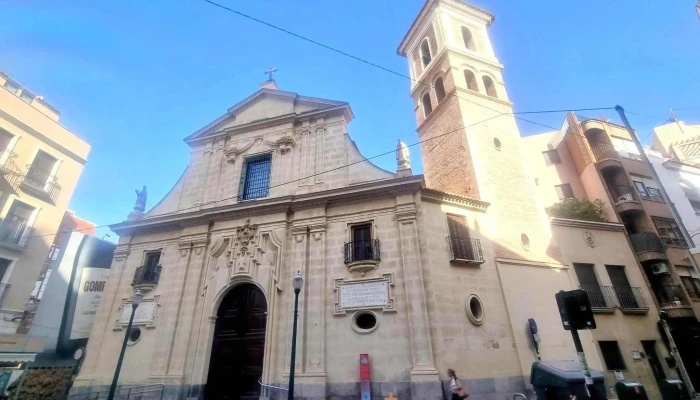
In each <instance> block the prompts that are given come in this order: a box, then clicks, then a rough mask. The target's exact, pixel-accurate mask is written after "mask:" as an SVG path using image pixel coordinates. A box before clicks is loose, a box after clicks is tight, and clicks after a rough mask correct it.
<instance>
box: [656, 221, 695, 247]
mask: <svg viewBox="0 0 700 400" xmlns="http://www.w3.org/2000/svg"><path fill="white" fill-rule="evenodd" d="M651 220H652V221H654V225H655V226H656V230H657V231H659V236H661V239H663V241H664V242H666V244H671V245H675V246H685V247H688V245H687V244H686V242H685V239H684V238H683V232H681V229H680V228H679V227H678V225H677V224H676V221H673V220H670V219H662V218H653V217H652V218H651Z"/></svg>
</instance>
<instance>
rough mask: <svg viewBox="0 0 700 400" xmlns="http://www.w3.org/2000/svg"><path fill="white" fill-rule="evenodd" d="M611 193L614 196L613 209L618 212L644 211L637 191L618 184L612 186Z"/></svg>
mask: <svg viewBox="0 0 700 400" xmlns="http://www.w3.org/2000/svg"><path fill="white" fill-rule="evenodd" d="M611 194H612V195H613V197H614V199H613V200H614V201H613V204H614V206H615V211H617V212H618V213H620V214H622V213H626V212H630V211H640V212H641V211H644V207H643V206H642V202H641V201H640V200H639V196H638V195H637V192H636V191H635V190H634V189H633V188H632V187H631V186H627V185H618V186H616V187H614V188H613V190H612V191H611Z"/></svg>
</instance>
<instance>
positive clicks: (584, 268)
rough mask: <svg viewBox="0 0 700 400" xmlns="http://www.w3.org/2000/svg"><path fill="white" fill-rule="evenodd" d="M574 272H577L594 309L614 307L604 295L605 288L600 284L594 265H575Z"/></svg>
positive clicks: (581, 285)
mask: <svg viewBox="0 0 700 400" xmlns="http://www.w3.org/2000/svg"><path fill="white" fill-rule="evenodd" d="M574 272H576V277H577V278H578V283H579V285H580V287H581V289H583V290H585V291H586V294H587V295H588V300H589V301H590V302H591V307H592V308H610V307H612V304H611V302H610V301H609V299H608V298H607V297H606V296H605V294H604V293H603V288H601V287H600V284H599V283H598V278H596V276H595V270H594V267H593V264H579V263H574Z"/></svg>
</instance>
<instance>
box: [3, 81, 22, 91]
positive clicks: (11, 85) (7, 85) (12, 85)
mask: <svg viewBox="0 0 700 400" xmlns="http://www.w3.org/2000/svg"><path fill="white" fill-rule="evenodd" d="M3 86H4V87H5V89H7V90H8V91H9V92H10V93H12V94H17V92H19V85H18V84H16V83H14V82H12V81H11V80H9V79H8V80H7V81H5V84H4V85H3Z"/></svg>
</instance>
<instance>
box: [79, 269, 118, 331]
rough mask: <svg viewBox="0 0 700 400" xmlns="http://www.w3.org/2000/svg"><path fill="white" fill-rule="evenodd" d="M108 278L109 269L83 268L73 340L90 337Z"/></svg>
mask: <svg viewBox="0 0 700 400" xmlns="http://www.w3.org/2000/svg"><path fill="white" fill-rule="evenodd" d="M108 277H109V269H107V268H83V271H82V274H81V275H80V287H79V288H78V298H77V299H76V302H75V313H74V314H73V324H72V325H71V329H70V339H71V340H72V339H84V338H87V337H88V336H90V330H91V329H92V324H93V323H94V322H95V316H96V315H97V308H98V307H99V306H100V301H101V300H102V295H103V294H104V290H105V284H106V283H107V278H108Z"/></svg>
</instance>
